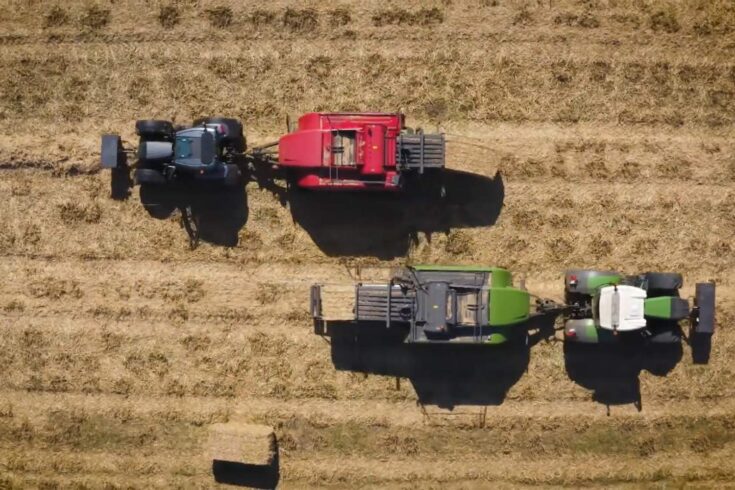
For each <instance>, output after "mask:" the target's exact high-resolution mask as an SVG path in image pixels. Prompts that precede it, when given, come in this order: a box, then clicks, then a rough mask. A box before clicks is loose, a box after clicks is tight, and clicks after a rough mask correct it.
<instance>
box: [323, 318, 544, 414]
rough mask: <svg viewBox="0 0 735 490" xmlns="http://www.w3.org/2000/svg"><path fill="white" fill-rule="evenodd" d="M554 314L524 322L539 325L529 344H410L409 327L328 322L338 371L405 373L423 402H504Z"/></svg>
mask: <svg viewBox="0 0 735 490" xmlns="http://www.w3.org/2000/svg"><path fill="white" fill-rule="evenodd" d="M553 325H554V318H553V317H539V318H536V319H534V320H533V322H529V324H528V325H526V326H524V327H527V328H530V329H535V330H536V333H535V334H534V335H532V336H531V337H530V339H529V340H530V342H529V344H528V345H526V344H525V343H522V342H520V343H518V342H516V343H509V344H505V345H497V346H489V345H468V344H406V343H404V342H403V341H404V339H405V337H406V335H407V329H406V328H405V327H404V328H401V327H397V326H394V327H391V328H390V329H387V328H386V327H385V324H383V323H382V322H378V323H367V322H361V323H357V322H352V321H345V322H329V323H328V324H327V327H326V330H327V331H326V332H324V333H325V334H326V335H328V336H330V337H331V350H332V363H333V364H334V367H335V368H336V369H337V370H341V371H352V372H359V373H365V374H378V375H383V376H392V377H396V378H398V379H400V378H407V379H408V380H409V381H410V383H411V385H412V386H413V389H414V390H415V391H416V396H417V397H418V402H419V403H420V404H422V405H435V406H438V407H440V408H447V409H454V407H457V406H460V405H500V404H501V403H503V401H504V400H505V396H506V394H507V393H508V390H510V388H511V387H512V386H513V385H515V384H516V383H517V382H518V380H520V378H521V376H523V373H524V372H525V371H526V370H527V369H528V363H529V360H530V347H531V346H532V345H534V344H535V343H536V342H538V341H540V340H542V339H543V338H548V336H549V332H550V333H551V335H553V332H554V328H553Z"/></svg>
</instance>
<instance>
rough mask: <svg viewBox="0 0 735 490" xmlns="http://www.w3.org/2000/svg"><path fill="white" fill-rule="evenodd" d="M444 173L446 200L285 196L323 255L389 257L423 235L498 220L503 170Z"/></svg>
mask: <svg viewBox="0 0 735 490" xmlns="http://www.w3.org/2000/svg"><path fill="white" fill-rule="evenodd" d="M445 172H446V173H445V176H446V177H445V187H446V196H445V197H444V198H440V197H438V196H436V197H434V198H431V197H429V196H426V195H420V194H415V195H414V194H412V193H408V192H407V193H405V194H384V193H348V192H308V191H303V190H299V189H291V190H289V192H288V197H287V200H288V203H289V207H290V209H291V215H292V217H293V219H294V221H295V222H296V223H298V224H299V225H300V226H302V227H303V228H304V230H305V231H306V232H307V233H308V234H309V235H310V236H311V238H312V240H313V241H314V243H315V244H316V245H317V246H318V247H319V248H320V249H321V250H322V252H324V253H325V254H327V255H329V256H370V257H376V258H379V259H385V260H389V259H392V258H395V257H401V256H405V255H406V253H407V252H408V250H409V248H410V246H411V244H412V243H416V242H417V241H418V234H419V233H425V234H426V235H427V237H428V238H429V239H430V238H431V234H433V233H436V232H443V233H448V232H449V231H450V230H452V229H454V228H469V227H479V226H491V225H493V224H495V222H496V221H497V219H498V216H499V215H500V211H501V209H502V206H503V200H504V197H505V190H504V185H503V180H502V176H501V175H500V173H497V174H496V175H495V177H493V178H489V177H486V176H482V175H477V174H471V173H467V172H460V171H453V170H446V171H445ZM282 202H283V199H282Z"/></svg>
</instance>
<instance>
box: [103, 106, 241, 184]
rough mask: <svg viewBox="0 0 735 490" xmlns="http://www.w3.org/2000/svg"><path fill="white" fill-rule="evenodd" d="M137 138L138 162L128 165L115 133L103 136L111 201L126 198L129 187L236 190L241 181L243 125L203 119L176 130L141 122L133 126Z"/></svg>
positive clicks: (169, 125)
mask: <svg viewBox="0 0 735 490" xmlns="http://www.w3.org/2000/svg"><path fill="white" fill-rule="evenodd" d="M135 132H136V134H137V135H138V137H139V143H138V151H137V162H136V163H135V165H134V167H133V173H132V178H133V180H132V181H131V178H130V177H131V175H130V168H131V167H130V166H129V165H128V161H127V154H128V153H130V152H128V151H126V150H125V149H124V148H123V146H122V141H121V139H120V136H118V135H104V136H103V137H102V168H109V169H111V170H112V197H113V198H124V197H127V192H128V189H129V187H130V185H131V184H133V185H135V184H138V185H140V186H141V192H142V193H143V190H144V189H145V188H146V187H149V186H160V185H166V184H183V185H185V184H187V183H190V182H196V183H197V185H200V184H206V183H210V184H213V185H223V186H237V185H240V184H241V182H242V169H241V168H240V164H239V161H238V159H239V157H240V156H241V155H242V154H243V153H244V151H245V148H246V144H245V136H244V135H243V128H242V124H241V123H240V122H239V121H238V120H236V119H230V118H222V117H215V118H205V119H199V120H197V121H194V123H193V125H192V126H191V127H184V126H174V125H173V124H172V123H171V122H170V121H159V120H140V121H137V122H136V123H135Z"/></svg>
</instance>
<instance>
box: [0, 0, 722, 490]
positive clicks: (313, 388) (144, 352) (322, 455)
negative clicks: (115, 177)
mask: <svg viewBox="0 0 735 490" xmlns="http://www.w3.org/2000/svg"><path fill="white" fill-rule="evenodd" d="M494 3H495V2H490V1H486V2H471V1H469V0H468V1H458V0H454V2H444V3H440V2H437V3H436V8H437V9H439V11H440V12H441V13H442V14H443V15H442V17H441V20H437V19H439V18H438V17H436V14H432V13H428V14H427V13H425V14H422V15H423V17H422V16H418V15H416V14H415V13H416V12H419V10H420V7H419V5H418V4H417V3H415V2H413V3H412V2H408V3H405V5H402V8H403V9H405V10H404V11H400V10H396V9H393V10H392V12H394V14H392V15H393V17H391V16H390V15H388V16H387V17H386V16H385V15H387V14H384V13H383V14H381V15H383V17H381V16H380V15H378V14H379V13H381V12H384V11H385V9H386V7H385V6H384V4H382V3H378V2H367V3H364V2H352V1H345V2H343V3H342V4H341V5H342V8H344V9H346V11H347V12H348V13H349V17H350V20H349V21H348V22H347V23H346V24H345V25H342V26H340V27H337V28H330V27H328V25H329V24H328V23H329V22H332V20H333V19H335V18H336V17H333V15H337V14H334V12H333V11H334V10H335V9H334V8H329V9H326V8H324V7H318V5H317V4H316V3H314V4H313V7H314V8H315V9H316V10H315V11H314V12H315V15H316V19H317V27H316V28H315V30H314V29H312V28H311V27H309V26H311V24H310V22H311V21H310V20H309V19H310V18H311V14H308V12H307V13H306V14H304V11H303V10H298V12H301V13H300V14H298V15H297V18H296V20H293V19H291V20H289V21H288V22H286V21H284V20H283V15H285V12H286V10H285V9H286V6H287V4H286V3H285V2H273V3H271V4H269V6H268V9H269V10H263V7H257V6H255V5H250V4H245V3H243V4H240V3H235V2H221V4H218V5H231V6H232V12H233V18H232V21H231V24H230V25H229V26H228V27H225V28H221V29H215V28H214V27H212V26H210V24H209V21H208V19H209V16H208V14H206V12H205V10H206V9H208V8H211V7H213V5H209V4H208V3H207V4H205V3H204V2H202V3H201V5H198V4H196V2H188V1H182V2H180V3H179V4H178V5H179V10H180V18H179V23H178V24H177V25H176V26H175V27H173V28H172V29H170V30H169V29H163V28H162V27H161V26H160V25H159V23H158V20H157V15H158V10H157V9H153V10H154V11H150V10H146V9H145V8H143V5H144V2H136V1H133V0H125V1H119V0H118V1H117V2H115V4H114V5H112V6H110V5H106V4H103V3H101V4H100V5H102V6H103V7H105V8H110V9H111V14H110V15H111V17H110V19H109V23H108V24H107V25H106V26H100V27H97V28H96V29H95V28H92V27H89V23H90V22H91V20H89V19H88V18H87V17H85V15H87V14H88V12H86V13H85V10H84V4H83V3H82V2H67V3H65V4H64V8H65V9H66V12H67V19H66V21H65V22H64V23H62V24H61V25H54V26H47V27H44V23H48V22H49V21H48V19H47V18H46V19H45V18H44V15H46V14H47V12H46V13H44V9H46V8H47V7H46V6H45V5H40V4H38V5H35V7H31V6H29V5H28V4H27V2H20V1H13V0H0V11H7V12H10V14H9V15H8V16H7V18H3V20H0V134H2V135H3V136H2V137H1V138H0V167H1V168H2V169H1V170H0V176H1V177H0V196H3V197H2V204H0V222H2V223H3V226H2V228H0V277H2V278H3V279H2V281H0V329H1V330H2V332H1V333H2V335H0V372H2V373H4V376H3V377H2V378H1V379H0V488H4V487H5V486H10V487H14V486H34V485H35V486H38V487H44V488H53V487H54V486H63V487H65V486H74V485H76V486H77V487H80V488H81V487H82V486H86V487H92V488H103V487H128V486H133V487H150V486H158V487H170V486H174V485H180V486H194V485H196V486H209V485H212V484H213V480H212V475H211V465H210V462H209V461H207V459H206V454H205V453H204V449H205V440H206V427H207V424H209V423H212V422H221V421H228V420H244V421H249V422H256V423H267V424H271V425H273V426H275V427H276V429H277V433H278V436H279V445H280V452H281V454H280V463H281V482H282V483H283V484H285V485H288V486H289V487H301V486H320V487H322V486H330V485H331V486H335V487H355V486H358V485H360V486H368V487H370V486H374V487H385V486H389V487H415V486H422V487H430V488H431V487H435V488H446V487H449V488H452V487H457V488H460V487H461V488H467V487H475V486H476V487H483V486H488V485H489V484H493V485H495V486H500V487H520V486H537V485H542V486H543V485H547V486H563V485H569V486H581V485H597V486H606V487H610V486H619V487H623V488H625V487H630V488H638V487H640V486H650V487H657V486H660V485H662V484H664V483H672V484H675V485H682V486H686V485H691V486H702V487H715V486H716V487H722V486H727V485H732V482H733V481H735V464H733V462H732V461H733V456H735V422H733V421H734V420H735V373H734V372H733V369H734V368H733V366H732V363H731V362H730V360H731V359H732V358H733V357H734V356H735V334H733V333H732V326H733V319H734V318H733V313H732V312H733V311H735V310H734V308H735V283H733V279H732V277H733V274H735V254H734V253H733V247H735V143H733V142H734V141H735V139H734V138H733V136H735V130H733V121H735V96H734V95H733V94H734V93H735V77H734V74H735V66H734V65H733V62H732V59H733V54H735V39H734V38H733V34H732V33H733V32H735V31H733V29H735V23H734V22H733V16H735V13H734V12H733V11H732V9H731V8H730V10H728V8H729V7H728V4H727V2H703V3H702V4H703V5H705V8H703V9H697V8H695V7H694V6H691V5H689V4H688V3H687V4H686V5H682V4H672V5H673V6H669V4H664V3H662V2H658V1H651V2H645V5H644V4H641V5H643V6H641V5H638V4H636V3H635V2H627V1H622V0H621V1H617V2H613V1H609V2H608V1H599V2H585V5H586V6H584V5H582V4H581V3H578V2H571V1H559V2H556V1H554V2H548V3H547V2H542V3H543V4H544V6H538V5H536V2H527V4H528V5H527V6H526V7H524V3H523V2H510V1H508V2H505V1H503V0H501V1H500V2H497V3H499V5H498V6H492V4H494ZM693 3H696V2H693ZM693 3H692V5H693ZM550 4H551V5H552V7H549V6H548V5H550ZM105 5H106V6H105ZM146 5H147V4H146ZM309 5H311V4H308V5H307V4H306V3H304V4H299V5H298V6H296V7H295V8H297V9H305V8H307V7H308V6H309ZM291 7H292V8H294V7H293V5H291ZM256 11H257V12H261V13H262V12H272V13H273V18H272V19H271V18H270V17H268V16H267V15H266V16H262V15H261V16H254V12H256ZM396 12H397V13H396ZM659 12H664V14H663V17H662V16H660V15H658V13H659ZM407 13H408V14H407ZM412 13H413V14H412ZM409 14H410V15H409ZM407 15H408V16H407ZM304 16H305V17H304ZM374 16H375V17H376V19H377V20H376V19H373V17H374ZM671 16H673V18H674V19H675V20H676V24H673V23H672V21H671V18H672V17H671ZM82 19H87V20H84V21H83V20H82ZM257 19H259V20H258V22H261V24H257V25H256V24H255V23H256V20H257ZM269 19H270V20H269ZM304 19H306V20H304ZM381 19H382V20H381ZM386 19H388V20H386ZM390 19H399V20H395V22H396V24H395V25H384V24H385V23H386V22H388V23H390V22H392V21H391V20H390ZM400 19H404V20H400ZM406 19H408V20H406ZM297 20H298V22H297ZM85 22H86V23H87V24H88V25H87V26H86V27H84V26H82V23H85ZM263 22H264V23H263ZM304 22H305V23H306V28H304V27H303V26H302V24H303V23H304ZM427 23H428V25H424V24H427ZM432 23H433V24H432ZM677 25H678V29H675V27H676V26H677ZM284 26H287V27H288V28H287V29H284V28H283V27H284ZM325 37H326V38H328V39H325ZM184 40H187V41H189V42H184ZM345 40H347V41H350V42H353V41H354V42H356V44H355V46H356V48H355V51H354V52H353V51H348V50H345V49H343V48H341V47H340V46H344V41H345ZM193 41H196V42H193ZM223 46H225V47H227V49H228V51H226V52H224V53H223V52H222V51H221V50H220V49H221V48H222V47H223ZM373 86H374V87H375V88H374V89H373V88H372V87H373ZM202 94H205V95H202ZM398 107H402V108H404V109H405V110H406V112H407V113H408V114H409V115H410V117H411V118H412V120H411V121H410V122H411V123H412V124H416V125H423V126H424V127H426V128H432V127H435V126H437V125H439V126H441V127H442V128H443V129H444V130H445V131H446V132H447V133H448V134H449V139H450V143H449V153H450V161H449V165H450V167H452V168H453V169H455V170H458V171H464V172H469V173H472V174H474V175H475V176H474V177H473V176H467V175H464V174H462V175H458V176H455V177H454V180H453V183H452V185H451V186H450V188H449V194H450V195H449V199H450V202H451V203H452V205H451V206H450V208H449V209H448V210H444V211H440V210H436V209H433V208H432V209H430V210H429V212H427V213H425V214H428V215H429V216H430V219H424V220H418V221H417V220H415V219H414V218H413V216H414V214H413V212H414V211H416V210H417V209H420V207H418V208H417V207H406V205H405V204H403V203H402V202H401V201H398V200H395V199H387V198H386V199H379V200H378V202H377V203H376V202H374V201H371V202H367V201H362V200H361V199H360V198H355V199H351V198H350V199H347V198H344V197H339V196H337V197H322V196H308V195H307V196H295V197H294V199H293V200H291V204H290V206H286V205H283V204H282V203H281V202H280V200H279V195H277V193H274V192H273V191H272V190H268V189H261V188H259V187H258V186H257V185H256V184H255V183H251V184H250V185H248V187H247V189H246V193H245V194H241V195H235V196H229V198H230V201H229V204H228V206H229V209H230V210H231V211H232V213H231V214H232V215H233V217H232V219H231V220H229V221H228V220H225V222H216V223H212V224H211V228H212V229H211V230H210V231H211V233H212V235H213V236H214V237H215V238H217V237H219V235H220V234H221V233H220V232H221V231H222V228H226V229H227V232H228V233H229V234H230V235H231V234H232V233H234V234H235V235H236V238H237V239H238V242H239V243H238V245H237V246H236V247H223V246H218V245H213V244H211V243H206V242H205V243H203V244H202V245H201V246H200V247H199V248H198V249H197V250H195V251H190V250H189V249H188V244H187V242H186V238H185V234H184V231H183V230H182V229H181V227H180V225H179V223H178V221H177V219H176V218H175V217H174V218H171V219H168V220H155V219H153V218H151V217H149V216H148V215H147V214H146V213H145V211H144V210H143V208H142V206H141V205H140V202H139V200H138V195H137V191H136V192H135V193H134V194H133V195H132V196H131V198H130V199H129V200H127V201H125V202H115V201H112V200H110V199H108V198H107V193H108V179H109V176H108V175H106V174H104V173H98V172H96V170H95V165H96V158H97V156H96V152H97V141H98V136H99V134H101V133H102V132H105V131H112V130H115V131H123V132H125V134H126V135H127V136H128V137H130V136H131V133H132V124H131V122H132V120H133V119H135V118H136V117H143V116H147V115H150V116H165V117H169V116H172V115H173V116H175V117H176V118H178V119H179V120H182V121H183V120H189V119H192V118H194V117H195V116H199V115H202V114H203V113H204V112H212V113H227V114H232V115H235V116H238V117H241V118H243V119H244V120H245V121H246V125H247V126H248V132H249V136H250V139H251V140H252V141H256V142H257V141H266V140H268V139H269V138H271V137H272V136H275V135H277V134H278V133H279V131H280V128H281V126H282V125H283V119H284V118H285V115H286V113H287V112H290V113H292V114H298V113H300V112H304V111H307V110H320V109H361V110H363V109H364V110H367V109H394V108H398ZM48 138H51V142H50V143H49V142H48V141H47V139H48ZM312 197H313V199H312ZM411 206H420V205H418V204H412V205H411ZM317 216H318V217H317ZM386 219H390V220H391V221H390V224H388V225H386V224H385V220H386ZM233 230H234V231H233ZM356 230H365V231H364V232H363V233H357V232H356ZM406 261H411V262H439V263H483V264H484V263H487V264H497V265H503V266H508V267H510V268H512V269H513V270H514V271H517V272H518V273H524V274H525V275H526V277H527V285H528V287H529V289H531V290H532V291H534V292H537V293H538V294H540V295H548V296H552V297H557V298H558V297H559V295H560V292H561V277H562V276H561V273H562V271H563V270H564V268H566V267H569V266H582V267H584V266H595V267H599V268H616V269H621V270H624V271H626V272H636V271H643V270H647V269H663V270H678V271H681V272H682V273H683V274H684V277H685V283H686V284H685V286H686V287H685V289H686V292H687V293H690V292H691V289H692V287H693V284H694V283H695V282H696V281H699V280H707V279H715V280H716V281H717V283H718V315H719V330H718V332H717V334H716V336H715V337H714V341H713V349H712V354H711V361H710V364H709V365H707V366H701V365H694V364H693V363H692V361H691V353H690V349H689V347H688V346H686V345H684V346H683V348H682V349H681V350H676V349H674V350H670V351H665V352H656V353H654V354H651V353H643V354H641V353H630V352H611V353H607V354H605V355H599V356H597V355H596V354H593V355H594V356H596V357H595V358H594V359H593V360H594V361H595V362H596V363H599V367H598V368H596V369H589V370H588V369H582V370H581V371H580V370H579V365H580V363H583V362H584V361H585V359H586V358H585V357H584V354H585V353H582V355H581V357H580V353H574V352H571V353H570V352H567V353H566V356H565V352H564V349H563V346H562V344H561V342H558V341H553V340H551V341H540V342H539V343H537V344H536V345H534V346H533V347H532V348H531V349H530V352H518V351H507V350H504V349H500V350H473V351H469V352H466V351H462V352H460V351H456V350H450V351H448V352H447V351H441V350H437V349H424V350H420V351H416V350H411V349H408V348H406V347H405V346H402V345H394V344H390V343H388V344H380V343H378V344H377V345H376V344H375V343H372V344H367V345H365V344H361V346H360V348H359V349H358V348H356V347H355V344H354V343H353V338H354V337H353V335H352V333H351V332H346V333H344V334H343V335H342V336H338V337H337V338H334V339H333V340H332V344H329V343H328V342H326V341H325V340H324V339H322V338H320V337H318V336H316V335H314V333H313V329H312V325H311V322H310V320H309V317H308V313H307V311H306V309H307V308H306V307H307V297H308V285H309V284H311V283H312V282H315V281H323V282H348V281H349V280H350V278H349V275H348V270H349V269H350V268H352V267H354V266H356V265H362V266H373V265H378V266H385V265H395V264H399V263H404V262H406ZM386 342H387V340H386ZM587 360H589V359H587ZM396 377H398V378H399V380H400V381H396ZM638 396H640V401H641V402H642V410H641V411H638V410H637V409H636V408H635V406H634V402H636V401H637V399H638ZM417 402H419V403H417ZM608 404H609V405H610V408H609V412H610V415H609V416H608V415H607V413H608V408H607V405H608Z"/></svg>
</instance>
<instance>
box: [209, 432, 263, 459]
mask: <svg viewBox="0 0 735 490" xmlns="http://www.w3.org/2000/svg"><path fill="white" fill-rule="evenodd" d="M209 448H210V452H211V454H212V459H213V460H216V461H231V462H235V463H243V464H249V465H262V466H267V465H270V464H271V463H272V462H273V458H275V456H276V435H275V434H274V432H273V429H272V428H271V427H268V426H267V425H253V424H239V423H226V424H224V423H222V424H213V425H211V426H210V428H209Z"/></svg>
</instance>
